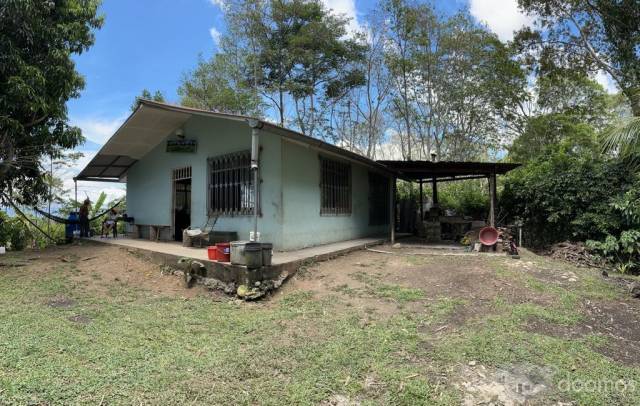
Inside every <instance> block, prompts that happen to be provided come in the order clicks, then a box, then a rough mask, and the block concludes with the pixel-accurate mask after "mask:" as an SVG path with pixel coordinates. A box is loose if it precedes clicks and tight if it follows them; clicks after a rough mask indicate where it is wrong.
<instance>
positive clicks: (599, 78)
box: [593, 71, 618, 94]
mask: <svg viewBox="0 0 640 406" xmlns="http://www.w3.org/2000/svg"><path fill="white" fill-rule="evenodd" d="M593 79H595V81H596V82H598V83H600V84H601V85H602V87H604V90H606V91H607V93H609V94H614V93H617V92H618V87H617V86H616V83H615V82H614V81H613V79H612V78H611V76H610V75H609V74H608V73H606V72H604V71H598V73H597V74H596V75H595V77H594V78H593Z"/></svg>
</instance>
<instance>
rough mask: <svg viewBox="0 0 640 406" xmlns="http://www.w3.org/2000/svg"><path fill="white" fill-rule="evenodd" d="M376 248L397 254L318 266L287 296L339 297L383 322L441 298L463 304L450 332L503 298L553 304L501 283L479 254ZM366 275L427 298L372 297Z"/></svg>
mask: <svg viewBox="0 0 640 406" xmlns="http://www.w3.org/2000/svg"><path fill="white" fill-rule="evenodd" d="M376 249H378V250H382V251H389V252H393V254H384V253H378V252H371V251H366V250H363V251H356V252H353V253H350V254H347V255H344V256H341V257H338V258H335V259H333V260H331V261H327V262H321V263H316V264H313V265H312V266H310V267H308V268H306V269H303V270H301V272H299V273H298V274H296V275H295V276H293V277H292V279H291V280H290V281H289V282H288V283H287V284H286V285H285V286H283V288H282V291H283V292H287V291H294V290H301V291H308V292H312V293H313V294H314V296H316V297H318V298H329V297H336V296H337V297H338V298H339V299H340V300H341V302H343V303H344V304H345V305H346V306H348V307H350V308H355V309H361V310H363V311H365V313H370V312H372V311H374V312H375V313H377V314H378V315H380V316H382V317H384V316H389V315H393V314H396V313H397V312H399V311H400V310H401V309H407V308H408V309H410V310H424V308H425V306H426V305H429V304H432V303H435V302H437V301H438V300H440V299H442V298H451V299H461V300H462V302H463V303H464V305H463V306H459V307H458V308H457V309H456V310H455V311H454V312H453V313H452V314H451V315H450V317H449V320H447V322H446V324H447V328H449V327H452V326H459V325H462V324H464V323H465V322H466V320H468V319H469V318H472V317H474V316H475V315H477V314H480V313H482V312H484V311H486V309H487V308H488V307H489V306H490V305H491V303H492V301H493V299H495V297H496V296H497V295H498V294H499V295H500V296H502V297H505V298H506V299H507V300H508V301H510V302H513V303H524V302H545V303H546V302H548V301H550V300H551V298H547V297H545V295H541V294H537V295H534V294H532V292H531V291H530V290H528V289H526V288H524V287H522V286H519V285H517V284H514V283H512V281H509V280H507V279H506V278H505V279H503V278H497V277H496V274H495V269H494V268H493V267H492V266H491V264H490V262H488V261H485V260H483V259H482V258H480V257H479V256H478V255H477V254H465V253H463V252H460V251H455V252H453V251H452V252H451V254H452V255H446V254H447V253H448V252H449V251H447V250H442V249H440V250H426V249H421V250H416V249H415V248H407V249H404V248H399V249H398V248H393V247H391V246H389V245H384V246H380V247H376ZM416 251H419V254H417V253H416ZM363 274H364V275H367V276H368V278H375V280H376V281H377V283H379V284H384V285H387V286H397V287H400V288H406V289H420V290H421V291H422V292H423V298H422V299H419V300H412V301H409V302H405V303H400V302H398V301H396V300H394V298H393V297H380V296H377V295H376V294H375V293H373V294H367V289H366V288H367V281H366V279H367V278H363V277H362V275H363ZM440 327H442V326H436V327H433V328H434V329H438V328H440Z"/></svg>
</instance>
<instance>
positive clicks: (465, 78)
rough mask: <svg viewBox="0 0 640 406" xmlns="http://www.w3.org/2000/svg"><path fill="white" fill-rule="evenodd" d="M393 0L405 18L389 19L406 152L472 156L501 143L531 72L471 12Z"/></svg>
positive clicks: (397, 112)
mask: <svg viewBox="0 0 640 406" xmlns="http://www.w3.org/2000/svg"><path fill="white" fill-rule="evenodd" d="M392 5H394V8H393V9H392V12H394V13H396V14H399V15H401V16H404V20H405V23H403V24H404V25H399V23H397V22H395V21H396V20H397V18H398V17H392V16H389V17H387V19H386V21H387V22H388V24H389V32H390V39H389V45H388V51H387V65H388V66H389V71H390V74H391V75H392V76H393V77H394V78H395V79H394V81H393V83H394V93H393V98H392V103H391V105H390V111H391V114H392V115H393V117H395V118H396V120H397V121H399V125H398V126H397V127H396V128H395V130H396V131H395V132H396V134H398V135H399V137H400V141H401V144H404V145H401V147H402V148H401V150H402V155H403V157H404V158H405V159H429V158H430V155H431V154H432V153H436V154H437V155H439V156H441V157H443V158H448V159H471V158H480V157H483V156H485V155H486V154H487V152H489V151H490V150H491V149H498V148H500V147H501V146H502V145H503V144H505V142H504V138H505V137H506V136H507V135H508V134H507V133H506V132H505V131H504V128H505V127H506V125H505V123H508V122H509V121H510V120H511V117H512V116H513V115H514V113H513V109H514V108H515V107H514V106H518V105H519V103H521V102H522V100H524V98H525V97H526V95H525V92H524V89H525V85H526V77H525V74H524V72H523V71H522V69H521V68H520V66H519V65H518V63H517V62H516V61H515V60H514V58H513V55H512V53H511V52H510V50H509V49H508V48H506V47H505V46H504V45H503V44H502V43H501V42H500V41H499V40H498V39H497V38H496V36H495V35H493V34H491V33H489V32H488V31H487V30H486V28H484V27H482V26H479V25H478V24H477V23H475V22H474V21H473V19H472V18H471V17H470V16H469V14H468V13H467V12H460V13H458V14H456V15H453V16H450V17H443V16H439V15H437V14H436V12H435V10H434V9H433V8H431V7H430V6H427V5H408V4H407V3H401V2H400V0H394V1H393V3H392ZM398 8H399V9H400V10H402V12H401V13H400V12H398V11H394V10H397V9H398ZM409 23H410V25H409ZM399 27H400V28H399ZM402 27H404V28H402ZM399 34H401V35H399Z"/></svg>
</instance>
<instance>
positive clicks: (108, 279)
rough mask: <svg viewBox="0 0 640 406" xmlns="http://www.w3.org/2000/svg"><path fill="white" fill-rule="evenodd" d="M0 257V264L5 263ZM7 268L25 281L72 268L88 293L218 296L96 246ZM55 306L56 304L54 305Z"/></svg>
mask: <svg viewBox="0 0 640 406" xmlns="http://www.w3.org/2000/svg"><path fill="white" fill-rule="evenodd" d="M2 262H3V261H2V258H1V257H0V263H2ZM5 262H7V264H6V266H10V267H17V268H19V269H21V270H23V271H24V272H21V275H22V276H23V277H25V278H37V277H38V276H39V274H40V273H42V272H48V271H51V270H53V269H56V268H57V267H60V266H71V268H72V270H73V271H72V274H71V279H72V280H73V281H74V282H76V283H77V284H79V285H82V286H83V287H84V289H86V291H87V292H90V293H93V294H97V295H106V294H108V293H109V291H110V290H111V289H112V288H113V287H114V285H115V286H121V287H133V288H141V289H142V290H144V291H146V292H148V293H149V294H150V295H156V296H166V297H182V298H192V297H195V296H199V295H207V296H211V295H214V296H218V293H217V292H210V291H208V290H207V289H205V288H203V287H201V286H195V287H193V288H191V289H188V288H186V287H185V286H184V284H183V280H182V278H180V277H179V276H175V275H173V274H171V272H170V270H163V269H162V268H161V267H159V266H158V265H156V264H153V263H151V262H149V261H147V260H145V259H144V258H143V257H141V256H139V255H138V254H136V252H135V251H133V250H127V249H126V248H121V247H116V246H112V245H102V244H94V243H77V244H72V245H65V246H59V247H51V248H48V249H46V250H43V251H32V252H30V253H29V254H28V255H26V256H22V257H21V259H20V260H19V261H10V260H7V261H5ZM54 305H55V304H54Z"/></svg>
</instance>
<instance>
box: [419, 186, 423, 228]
mask: <svg viewBox="0 0 640 406" xmlns="http://www.w3.org/2000/svg"><path fill="white" fill-rule="evenodd" d="M419 184H420V221H423V220H424V208H423V207H424V198H423V192H422V179H420V182H419Z"/></svg>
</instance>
